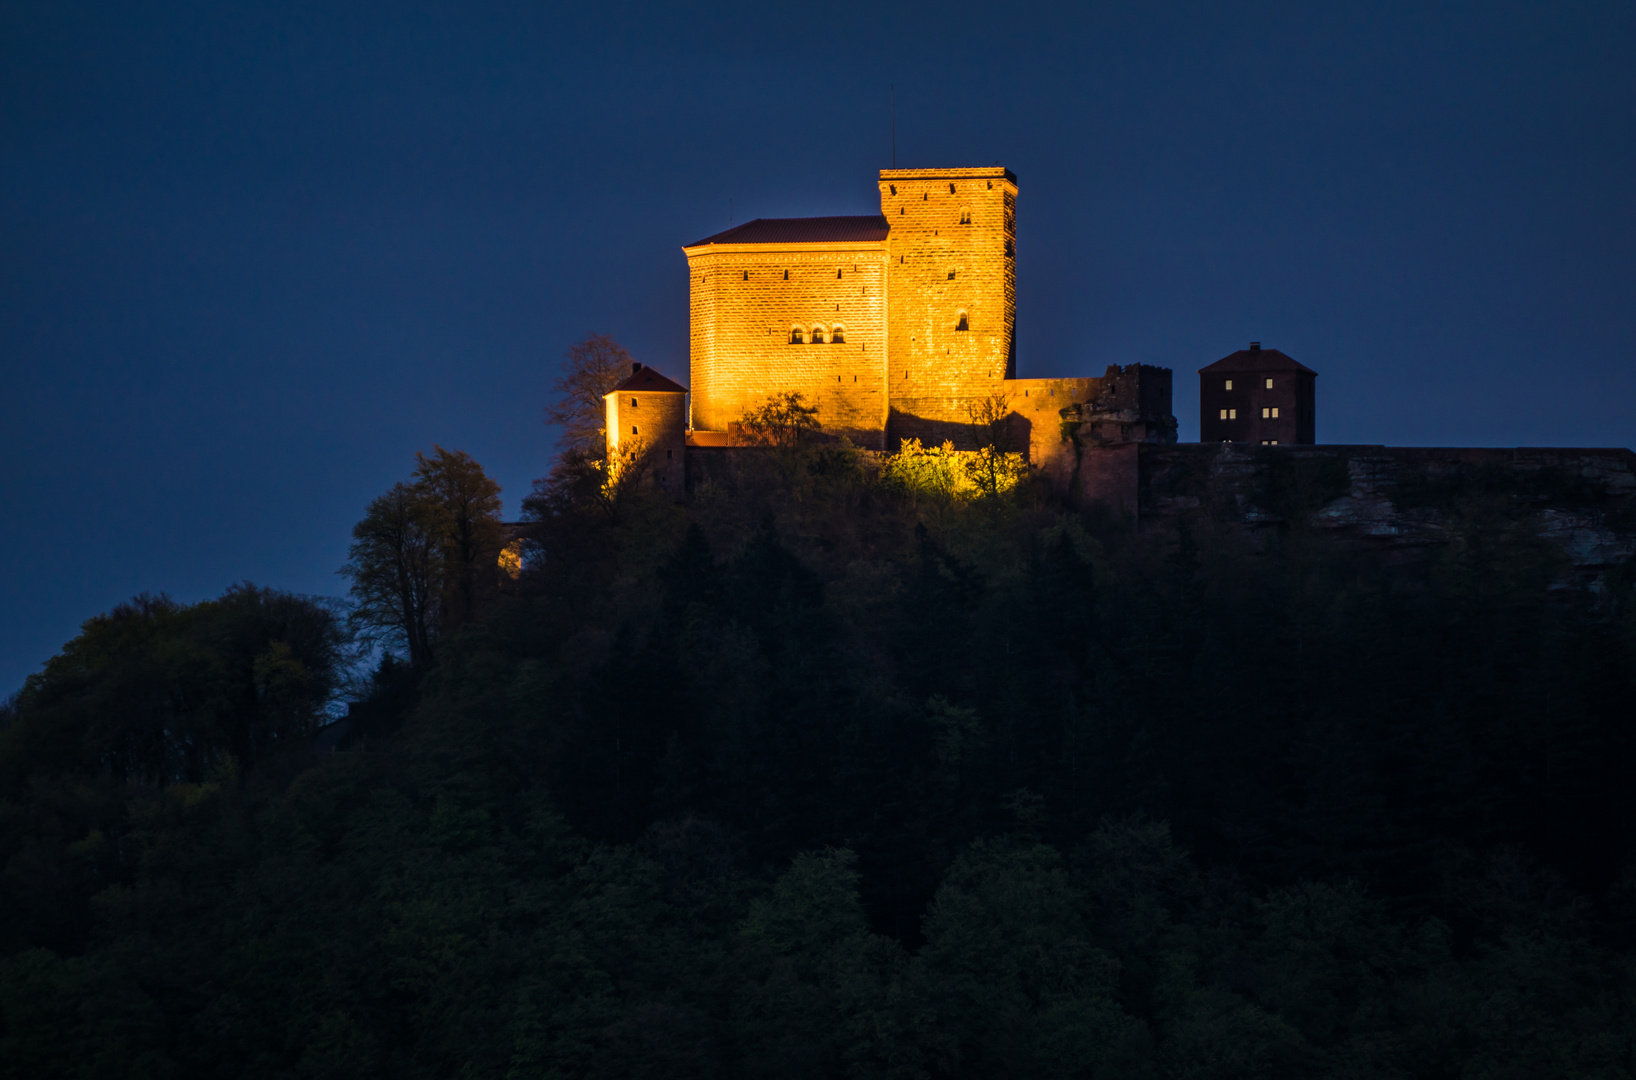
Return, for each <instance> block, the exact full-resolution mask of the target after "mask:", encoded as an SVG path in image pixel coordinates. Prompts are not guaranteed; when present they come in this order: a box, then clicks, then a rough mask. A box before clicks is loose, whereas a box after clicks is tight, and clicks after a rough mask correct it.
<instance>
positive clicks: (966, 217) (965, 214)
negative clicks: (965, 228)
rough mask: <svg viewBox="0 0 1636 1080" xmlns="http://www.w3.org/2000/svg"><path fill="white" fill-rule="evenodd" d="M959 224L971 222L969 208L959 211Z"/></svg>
mask: <svg viewBox="0 0 1636 1080" xmlns="http://www.w3.org/2000/svg"><path fill="white" fill-rule="evenodd" d="M960 224H962V225H970V224H971V211H970V210H962V211H960Z"/></svg>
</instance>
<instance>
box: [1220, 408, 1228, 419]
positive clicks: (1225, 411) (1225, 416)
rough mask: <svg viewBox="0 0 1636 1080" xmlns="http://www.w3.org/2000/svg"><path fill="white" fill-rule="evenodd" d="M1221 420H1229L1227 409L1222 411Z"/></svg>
mask: <svg viewBox="0 0 1636 1080" xmlns="http://www.w3.org/2000/svg"><path fill="white" fill-rule="evenodd" d="M1221 418H1222V419H1223V420H1225V419H1227V410H1226V409H1223V410H1221Z"/></svg>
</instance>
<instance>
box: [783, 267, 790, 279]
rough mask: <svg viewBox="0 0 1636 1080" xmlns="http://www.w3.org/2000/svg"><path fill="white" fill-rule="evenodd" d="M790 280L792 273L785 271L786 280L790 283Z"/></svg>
mask: <svg viewBox="0 0 1636 1080" xmlns="http://www.w3.org/2000/svg"><path fill="white" fill-rule="evenodd" d="M789 279H790V272H789V271H788V270H786V271H784V280H785V281H788V280H789Z"/></svg>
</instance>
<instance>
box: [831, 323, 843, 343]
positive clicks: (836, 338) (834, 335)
mask: <svg viewBox="0 0 1636 1080" xmlns="http://www.w3.org/2000/svg"><path fill="white" fill-rule="evenodd" d="M829 343H830V344H831V345H845V344H846V327H844V326H836V327H835V329H833V330H831V331H830V332H829Z"/></svg>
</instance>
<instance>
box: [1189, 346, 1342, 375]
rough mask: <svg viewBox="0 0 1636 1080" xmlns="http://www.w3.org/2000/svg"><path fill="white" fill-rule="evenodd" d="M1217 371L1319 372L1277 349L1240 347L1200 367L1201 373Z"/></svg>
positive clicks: (1309, 373) (1313, 373) (1310, 373)
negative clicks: (1206, 365) (1228, 354)
mask: <svg viewBox="0 0 1636 1080" xmlns="http://www.w3.org/2000/svg"><path fill="white" fill-rule="evenodd" d="M1207 371H1208V372H1211V373H1214V372H1217V371H1304V372H1306V373H1307V374H1308V375H1316V374H1318V373H1317V372H1316V371H1313V370H1312V369H1311V368H1309V367H1307V366H1306V365H1305V364H1303V363H1300V362H1299V361H1297V360H1294V359H1292V358H1290V357H1288V356H1285V355H1284V354H1283V353H1281V352H1279V351H1278V350H1277V349H1240V350H1238V351H1237V352H1236V353H1233V354H1232V355H1231V356H1223V357H1222V358H1221V359H1220V360H1217V361H1216V362H1215V363H1213V364H1211V365H1210V366H1208V367H1201V368H1199V374H1200V375H1203V374H1204V373H1205V372H1207Z"/></svg>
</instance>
